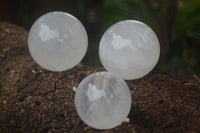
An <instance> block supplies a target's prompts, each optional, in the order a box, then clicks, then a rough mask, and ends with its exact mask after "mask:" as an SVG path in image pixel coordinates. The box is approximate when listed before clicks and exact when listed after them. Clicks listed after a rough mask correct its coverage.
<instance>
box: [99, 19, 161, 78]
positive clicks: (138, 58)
mask: <svg viewBox="0 0 200 133" xmlns="http://www.w3.org/2000/svg"><path fill="white" fill-rule="evenodd" d="M99 56H100V60H101V62H102V64H103V66H104V67H105V69H106V70H107V71H109V72H112V73H115V74H117V75H118V76H120V77H121V78H123V79H127V80H132V79H137V78H141V77H143V76H144V75H146V74H148V73H149V72H150V71H151V70H152V69H153V68H154V66H155V65H156V64H157V62H158V59H159V56H160V45H159V41H158V38H157V36H156V34H155V33H154V32H153V30H152V29H151V28H150V27H149V26H147V25H146V24H144V23H142V22H139V21H135V20H125V21H121V22H118V23H116V24H114V25H112V26H111V27H110V28H109V29H108V30H107V31H106V32H105V33H104V35H103V37H102V38H101V41H100V45H99Z"/></svg>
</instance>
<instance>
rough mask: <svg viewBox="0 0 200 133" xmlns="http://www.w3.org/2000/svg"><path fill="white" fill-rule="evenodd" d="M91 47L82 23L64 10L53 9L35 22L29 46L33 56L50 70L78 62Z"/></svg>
mask: <svg viewBox="0 0 200 133" xmlns="http://www.w3.org/2000/svg"><path fill="white" fill-rule="evenodd" d="M87 46H88V38H87V33H86V31H85V28H84V26H83V25H82V24H81V22H80V21H79V20H78V19H76V18H75V17H74V16H72V15H70V14H68V13H65V12H57V11H56V12H50V13H47V14H45V15H43V16H41V17H40V18H39V19H37V20H36V22H35V23H34V24H33V25H32V27H31V29H30V32H29V35H28V48H29V51H30V54H31V56H32V57H33V59H34V60H35V61H36V62H37V63H38V64H39V65H40V66H42V67H43V68H45V69H47V70H51V71H65V70H68V69H70V68H72V67H74V66H75V65H77V64H78V63H79V62H80V61H81V60H82V58H83V57H84V55H85V53H86V51H87Z"/></svg>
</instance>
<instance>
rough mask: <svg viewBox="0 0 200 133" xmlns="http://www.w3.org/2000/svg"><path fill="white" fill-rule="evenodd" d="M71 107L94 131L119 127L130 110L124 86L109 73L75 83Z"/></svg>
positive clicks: (129, 96)
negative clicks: (72, 106) (77, 84)
mask: <svg viewBox="0 0 200 133" xmlns="http://www.w3.org/2000/svg"><path fill="white" fill-rule="evenodd" d="M75 107H76V110H77V112H78V114H79V116H80V118H81V119H82V120H83V121H84V122H85V123H86V124H87V125H89V126H91V127H93V128H96V129H110V128H114V127H116V126H118V125H120V124H121V123H122V122H123V120H125V118H126V117H127V115H128V113H129V111H130V108H131V94H130V91H129V88H128V86H127V84H126V83H125V82H124V81H123V80H122V79H120V78H119V77H118V76H115V75H113V74H112V73H110V72H97V73H94V74H91V75H89V76H87V77H86V78H85V79H83V80H82V81H81V83H80V84H79V86H78V88H77V90H76V95H75Z"/></svg>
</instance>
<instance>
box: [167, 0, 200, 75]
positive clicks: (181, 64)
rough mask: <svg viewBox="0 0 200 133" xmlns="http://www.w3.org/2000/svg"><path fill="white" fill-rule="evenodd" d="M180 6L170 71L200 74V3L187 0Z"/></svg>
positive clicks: (172, 46)
mask: <svg viewBox="0 0 200 133" xmlns="http://www.w3.org/2000/svg"><path fill="white" fill-rule="evenodd" d="M179 4H180V6H179V15H178V16H179V17H178V20H177V25H176V31H175V33H174V34H175V35H174V38H173V43H172V45H171V47H170V49H171V51H172V55H173V56H172V57H171V60H170V65H169V67H168V70H171V71H175V72H181V73H197V74H200V52H199V50H200V16H199V14H200V1H199V0H190V1H186V0H185V1H181V2H180V3H179ZM177 66H178V67H177Z"/></svg>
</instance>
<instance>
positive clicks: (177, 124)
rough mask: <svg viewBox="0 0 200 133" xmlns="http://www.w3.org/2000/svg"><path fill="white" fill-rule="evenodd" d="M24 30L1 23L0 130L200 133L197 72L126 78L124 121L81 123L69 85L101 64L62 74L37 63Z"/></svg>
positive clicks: (95, 132) (87, 132)
mask: <svg viewBox="0 0 200 133" xmlns="http://www.w3.org/2000/svg"><path fill="white" fill-rule="evenodd" d="M27 35H28V33H27V31H25V30H24V29H23V28H21V27H18V26H16V25H13V24H9V23H0V133H7V132H9V133H15V132H20V133H21V132H23V133H31V132H33V133H34V132H37V133H38V132H46V133H61V132H62V133H199V132H200V80H199V77H198V76H197V75H180V74H174V73H158V72H152V73H150V74H148V75H147V76H145V77H143V78H141V79H138V80H134V81H127V83H128V86H129V87H130V91H131V95H132V107H131V111H130V113H129V116H128V118H129V119H130V122H129V123H125V122H124V123H122V124H121V125H120V126H118V127H116V128H114V129H110V130H95V129H93V128H91V127H88V126H87V125H86V124H84V123H83V121H81V119H80V118H79V117H78V114H77V113H76V110H75V106H74V94H75V92H74V91H73V89H72V88H73V87H77V86H78V84H79V83H80V81H81V80H82V79H83V78H84V77H86V76H87V75H89V74H91V73H93V72H97V71H104V69H103V68H102V67H92V66H83V65H78V66H77V67H75V68H73V69H71V70H69V71H65V72H50V71H47V70H44V69H43V68H41V67H40V66H38V65H37V64H36V63H35V62H34V61H33V59H32V58H31V57H30V55H29V52H28V49H27Z"/></svg>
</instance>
